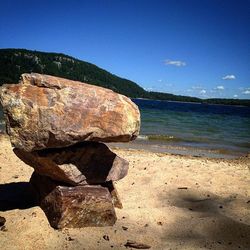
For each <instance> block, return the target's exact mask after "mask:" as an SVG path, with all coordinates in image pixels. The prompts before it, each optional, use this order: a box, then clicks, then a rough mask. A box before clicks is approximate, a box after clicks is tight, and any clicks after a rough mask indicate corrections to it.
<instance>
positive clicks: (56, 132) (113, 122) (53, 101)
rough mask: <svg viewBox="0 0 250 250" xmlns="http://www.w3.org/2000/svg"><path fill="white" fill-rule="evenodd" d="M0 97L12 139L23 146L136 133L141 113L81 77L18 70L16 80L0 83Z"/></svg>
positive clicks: (61, 144) (48, 145)
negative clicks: (70, 78)
mask: <svg viewBox="0 0 250 250" xmlns="http://www.w3.org/2000/svg"><path fill="white" fill-rule="evenodd" d="M0 101H1V104H2V106H3V110H4V113H5V117H6V124H7V133H8V134H9V136H10V140H11V143H12V145H13V146H14V147H16V148H19V149H22V150H24V151H33V150H40V149H44V148H58V147H66V146H70V145H73V144H76V143H77V142H82V141H100V142H128V141H130V140H133V139H135V138H136V137H137V135H138V134H139V128H140V112H139V110H138V107H137V106H136V105H135V104H134V103H133V102H132V101H131V100H130V99H129V98H128V97H126V96H123V95H120V94H117V93H115V92H113V91H112V90H109V89H105V88H102V87H97V86H94V85H90V84H86V83H82V82H77V81H71V80H67V79H63V78H59V77H54V76H48V75H41V74H36V73H32V74H23V75H22V76H21V80H20V82H19V84H8V85H3V86H2V87H1V90H0Z"/></svg>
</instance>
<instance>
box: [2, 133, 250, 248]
mask: <svg viewBox="0 0 250 250" xmlns="http://www.w3.org/2000/svg"><path fill="white" fill-rule="evenodd" d="M115 152H116V153H118V154H119V155H120V156H121V157H123V158H125V159H127V160H128V161H129V162H130V170H129V174H128V175H127V176H126V177H125V178H124V179H123V180H120V181H119V182H117V185H116V186H117V189H118V192H119V194H120V197H121V200H122V202H123V209H116V212H117V217H118V220H117V222H116V224H115V226H113V227H103V228H92V227H91V228H81V229H64V230H61V231H59V230H54V229H53V228H51V227H50V226H49V223H48V221H47V219H46V217H45V215H44V213H43V211H42V210H41V209H40V208H39V207H38V206H36V205H35V204H34V203H33V202H32V200H30V196H29V185H28V183H27V182H28V181H29V178H30V176H31V174H32V172H33V169H32V168H30V167H29V166H27V165H25V164H24V163H23V162H21V161H20V160H19V159H18V158H17V157H16V156H15V155H14V153H13V152H12V148H11V146H10V143H9V141H8V139H7V138H6V137H3V136H2V137H1V138H0V216H4V217H5V218H6V224H5V228H2V231H0V249H11V250H12V249H37V250H38V249H58V250H59V249H60V250H61V249H126V248H125V247H124V244H125V243H126V242H127V240H134V241H137V242H142V243H145V244H148V245H150V246H151V249H250V175H249V174H250V171H249V166H250V159H249V157H245V158H242V159H239V160H213V159H207V158H197V157H192V156H177V155H170V154H157V153H150V152H146V151H139V150H124V149H115ZM179 188H184V189H179ZM185 188H186V189H185ZM104 235H107V236H108V237H109V240H105V239H104V238H103V236H104Z"/></svg>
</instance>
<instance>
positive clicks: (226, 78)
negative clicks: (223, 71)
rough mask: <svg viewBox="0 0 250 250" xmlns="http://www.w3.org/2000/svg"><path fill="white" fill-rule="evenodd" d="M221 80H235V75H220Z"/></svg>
mask: <svg viewBox="0 0 250 250" xmlns="http://www.w3.org/2000/svg"><path fill="white" fill-rule="evenodd" d="M222 79H223V80H235V79H236V77H235V75H226V76H223V77H222Z"/></svg>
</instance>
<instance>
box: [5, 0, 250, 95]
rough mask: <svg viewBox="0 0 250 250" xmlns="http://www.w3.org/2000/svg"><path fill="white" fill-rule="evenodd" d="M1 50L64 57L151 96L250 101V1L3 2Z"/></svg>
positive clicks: (24, 0)
mask: <svg viewBox="0 0 250 250" xmlns="http://www.w3.org/2000/svg"><path fill="white" fill-rule="evenodd" d="M0 9H1V15H0V38H1V39H0V48H26V49H32V50H41V51H49V52H60V53H65V54H68V55H71V56H74V57H76V58H79V59H81V60H85V61H88V62H91V63H94V64H96V65H97V66H99V67H101V68H104V69H106V70H108V71H110V72H112V73H113V74H116V75H118V76H121V77H124V78H127V79H130V80H133V81H135V82H136V83H138V84H139V85H141V86H142V87H143V88H145V89H147V90H154V91H161V92H168V93H174V94H181V95H190V96H198V97H202V98H208V97H223V98H224V97H226V98H234V97H235V98H244V99H250V1H249V0H234V1H232V0H223V1H222V0H172V1H168V0H165V1H157V0H154V1H149V0H148V1H147V0H144V1H143V0H141V1H139V0H131V1H129V0H127V1H125V0H124V1H118V0H116V1H111V0H106V1H105V0H102V1H101V0H99V1H97V0H96V1H95V0H92V1H76V0H71V1H66V0H65V1H64V0H61V1H49V0H43V1H28V0H20V1H17V0H16V1H14V0H8V1H1V2H0Z"/></svg>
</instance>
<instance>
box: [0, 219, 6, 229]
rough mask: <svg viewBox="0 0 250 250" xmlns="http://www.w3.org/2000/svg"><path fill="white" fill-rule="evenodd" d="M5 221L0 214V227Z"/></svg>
mask: <svg viewBox="0 0 250 250" xmlns="http://www.w3.org/2000/svg"><path fill="white" fill-rule="evenodd" d="M5 222H6V219H5V218H4V217H2V216H0V227H2V226H3V225H4V224H5Z"/></svg>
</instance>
